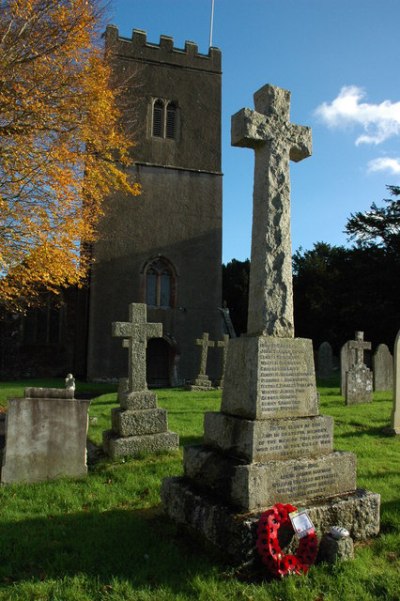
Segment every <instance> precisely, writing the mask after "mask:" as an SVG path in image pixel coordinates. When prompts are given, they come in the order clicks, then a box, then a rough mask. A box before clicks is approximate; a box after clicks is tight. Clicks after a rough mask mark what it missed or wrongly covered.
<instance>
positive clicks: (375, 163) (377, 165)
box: [368, 157, 400, 175]
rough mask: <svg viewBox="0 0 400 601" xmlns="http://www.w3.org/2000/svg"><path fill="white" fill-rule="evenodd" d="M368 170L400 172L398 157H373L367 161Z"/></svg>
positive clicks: (399, 159)
mask: <svg viewBox="0 0 400 601" xmlns="http://www.w3.org/2000/svg"><path fill="white" fill-rule="evenodd" d="M368 171H369V172H373V171H389V173H392V174H394V175H397V174H398V173H400V158H397V159H391V158H389V157H380V158H379V159H373V160H372V161H370V162H369V163H368Z"/></svg>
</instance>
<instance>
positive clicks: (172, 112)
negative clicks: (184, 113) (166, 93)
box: [152, 98, 178, 140]
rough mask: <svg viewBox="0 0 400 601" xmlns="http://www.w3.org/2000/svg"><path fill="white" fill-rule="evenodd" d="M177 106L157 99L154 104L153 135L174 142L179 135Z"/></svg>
mask: <svg viewBox="0 0 400 601" xmlns="http://www.w3.org/2000/svg"><path fill="white" fill-rule="evenodd" d="M177 115H178V108H177V104H176V103H175V102H172V101H168V100H162V99H161V98H157V99H156V100H155V101H154V102H153V114H152V135H153V137H155V138H168V139H170V140H174V139H175V138H176V134H177Z"/></svg>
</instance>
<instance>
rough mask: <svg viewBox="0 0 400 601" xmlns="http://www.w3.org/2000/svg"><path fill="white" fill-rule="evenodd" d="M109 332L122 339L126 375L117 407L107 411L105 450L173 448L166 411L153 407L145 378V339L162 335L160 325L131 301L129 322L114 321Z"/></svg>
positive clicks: (127, 452) (125, 452)
mask: <svg viewBox="0 0 400 601" xmlns="http://www.w3.org/2000/svg"><path fill="white" fill-rule="evenodd" d="M112 335H113V336H117V337H120V338H122V339H123V341H122V344H123V346H124V348H128V353H129V368H128V378H122V379H121V381H120V384H119V389H118V401H119V404H120V406H119V407H117V408H115V409H112V412H111V423H112V428H111V430H106V431H105V432H103V448H104V451H105V453H106V454H107V455H109V456H110V457H111V458H113V459H115V458H118V457H125V456H129V457H135V456H137V455H139V454H140V453H142V452H155V451H160V450H171V449H176V448H177V447H178V444H179V439H178V435H177V434H175V432H170V431H169V430H168V423H167V412H166V410H165V409H159V408H158V407H157V396H156V394H155V393H153V392H151V391H149V390H148V388H147V381H146V347H147V340H149V339H150V338H158V337H160V336H162V324H159V323H147V306H146V305H145V304H141V303H132V304H131V305H130V306H129V321H128V322H114V323H113V324H112Z"/></svg>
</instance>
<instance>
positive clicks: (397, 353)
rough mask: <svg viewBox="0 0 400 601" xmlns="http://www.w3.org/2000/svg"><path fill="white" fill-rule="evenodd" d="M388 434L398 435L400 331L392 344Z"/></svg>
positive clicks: (399, 422) (399, 427)
mask: <svg viewBox="0 0 400 601" xmlns="http://www.w3.org/2000/svg"><path fill="white" fill-rule="evenodd" d="M391 422H392V423H391V426H390V428H388V430H387V431H388V432H389V434H400V331H399V332H398V334H397V336H396V341H395V343H394V365H393V409H392V417H391Z"/></svg>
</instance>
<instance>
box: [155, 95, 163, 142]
mask: <svg viewBox="0 0 400 601" xmlns="http://www.w3.org/2000/svg"><path fill="white" fill-rule="evenodd" d="M153 136H156V137H157V138H163V137H164V103H163V101H162V100H156V101H155V103H154V105H153Z"/></svg>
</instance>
